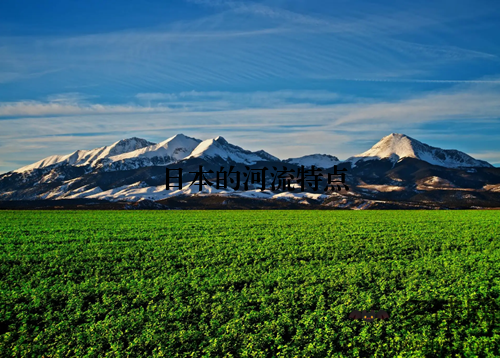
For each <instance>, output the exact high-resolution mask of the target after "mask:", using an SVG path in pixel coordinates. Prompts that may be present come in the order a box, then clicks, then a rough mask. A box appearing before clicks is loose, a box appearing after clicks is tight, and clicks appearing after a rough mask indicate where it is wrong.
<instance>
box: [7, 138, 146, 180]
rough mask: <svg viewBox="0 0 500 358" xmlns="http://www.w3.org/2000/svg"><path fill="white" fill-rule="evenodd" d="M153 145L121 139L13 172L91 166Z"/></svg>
mask: <svg viewBox="0 0 500 358" xmlns="http://www.w3.org/2000/svg"><path fill="white" fill-rule="evenodd" d="M153 144H154V143H152V142H148V141H147V140H145V139H142V138H137V137H132V138H128V139H122V140H119V141H118V142H115V143H113V144H111V145H110V146H104V147H100V148H95V149H91V150H77V151H76V152H74V153H71V154H67V155H53V156H50V157H47V158H45V159H42V160H40V161H38V162H36V163H33V164H30V165H27V166H24V167H22V168H19V169H17V170H14V172H16V173H23V172H27V171H31V170H33V169H38V168H44V167H48V166H51V165H54V164H58V165H63V164H67V165H75V166H79V165H91V164H93V163H95V162H97V161H98V160H100V159H104V158H108V157H112V156H116V155H119V154H123V153H128V152H131V151H134V150H136V149H139V148H144V147H148V146H151V145H153Z"/></svg>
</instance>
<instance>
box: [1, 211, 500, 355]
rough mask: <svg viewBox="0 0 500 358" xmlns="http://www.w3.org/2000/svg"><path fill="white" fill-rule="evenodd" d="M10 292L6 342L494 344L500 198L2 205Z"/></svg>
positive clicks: (111, 345) (297, 349)
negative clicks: (120, 206) (370, 312)
mask: <svg viewBox="0 0 500 358" xmlns="http://www.w3.org/2000/svg"><path fill="white" fill-rule="evenodd" d="M0 292H1V296H0V356H1V357H37V358H39V357H45V358H47V357H498V356H500V310H499V303H500V298H499V297H500V212H499V211H3V212H0ZM364 309H375V310H379V309H383V310H386V311H387V312H388V313H389V315H390V318H389V319H388V320H385V321H382V320H378V319H377V320H375V321H374V322H365V321H363V320H351V319H349V318H348V315H349V313H350V312H351V311H352V310H364Z"/></svg>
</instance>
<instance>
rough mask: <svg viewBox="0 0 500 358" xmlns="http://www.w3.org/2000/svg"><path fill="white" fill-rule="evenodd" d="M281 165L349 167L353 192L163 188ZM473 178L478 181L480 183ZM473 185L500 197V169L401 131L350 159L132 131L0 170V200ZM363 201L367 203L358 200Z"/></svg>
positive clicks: (359, 192) (296, 196) (296, 195)
mask: <svg viewBox="0 0 500 358" xmlns="http://www.w3.org/2000/svg"><path fill="white" fill-rule="evenodd" d="M279 164H286V165H287V166H292V167H295V168H297V166H301V165H304V166H305V167H306V168H310V167H311V166H313V165H314V166H315V167H317V168H322V170H328V169H331V168H332V167H333V166H335V165H337V166H341V167H344V168H346V169H348V179H349V183H348V184H349V185H350V186H351V190H350V191H349V192H347V193H342V194H340V193H332V192H329V193H325V192H313V191H312V190H311V189H310V188H307V190H306V191H307V192H285V191H277V192H271V191H267V190H265V191H261V190H259V189H258V188H257V186H256V185H250V187H249V189H250V190H246V191H241V190H239V191H238V190H237V191H235V190H233V189H231V188H227V189H216V188H214V187H213V186H208V185H205V186H204V187H203V190H202V191H201V192H199V190H198V189H196V190H195V189H193V187H191V186H189V185H186V186H183V188H181V189H178V190H166V188H165V181H166V174H165V167H167V168H174V167H178V166H181V167H185V168H187V169H188V170H186V171H187V172H188V173H193V170H196V169H197V168H198V167H199V165H203V167H204V168H206V169H212V170H213V171H214V172H215V171H217V170H219V168H220V167H221V166H222V165H226V166H227V165H235V166H236V167H237V168H239V169H240V170H245V169H244V168H245V167H246V166H251V167H252V168H263V167H268V168H272V167H275V166H279ZM189 170H191V171H189ZM185 175H187V176H186V177H184V176H185ZM189 175H190V174H183V183H188V182H189V180H190V178H191V177H190V176H189ZM193 175H194V174H193ZM497 177H498V180H497ZM212 179H213V178H212ZM266 179H267V178H266ZM474 180H479V181H480V182H479V184H478V183H477V182H475V181H474ZM320 181H321V183H322V184H326V178H324V177H321V178H320ZM497 181H498V182H497ZM266 184H270V182H266ZM468 187H471V188H473V189H471V190H482V191H484V192H485V193H487V195H490V196H491V195H493V196H494V195H497V194H496V193H498V194H499V195H500V169H498V168H494V167H493V166H492V165H491V164H489V163H487V162H485V161H482V160H478V159H474V158H472V157H471V156H469V155H467V154H465V153H463V152H460V151H458V150H445V149H440V148H436V147H432V146H429V145H427V144H424V143H422V142H420V141H418V140H416V139H413V138H411V137H408V136H406V135H404V134H398V133H392V134H390V135H388V136H385V137H384V138H382V139H381V140H380V141H379V142H378V143H376V144H375V145H374V146H373V147H372V148H370V149H369V150H367V151H365V152H363V153H361V154H358V155H355V156H353V157H350V158H348V159H346V160H339V158H337V157H335V156H333V155H328V154H311V155H305V156H302V157H297V158H288V159H284V160H281V159H279V158H277V157H275V156H273V155H271V154H269V153H267V152H265V151H264V150H259V151H249V150H245V149H243V148H241V147H239V146H237V145H234V144H231V143H229V142H228V141H227V140H225V139H224V138H223V137H220V136H219V137H216V138H213V139H207V140H203V141H202V140H201V139H196V138H192V137H188V136H185V135H183V134H177V135H174V136H172V137H170V138H168V139H166V140H164V141H162V142H160V143H152V142H149V141H147V140H145V139H141V138H136V137H133V138H129V139H123V140H120V141H117V142H115V143H113V144H112V145H109V146H104V147H100V148H96V149H92V150H78V151H76V152H74V153H71V154H68V155H54V156H50V157H47V158H45V159H42V160H40V161H38V162H36V163H33V164H30V165H27V166H25V167H22V168H19V169H17V170H14V171H12V172H9V173H5V174H3V175H0V201H2V200H3V201H5V200H36V199H38V200H40V199H100V200H111V201H122V200H125V201H140V200H143V199H148V200H153V201H162V200H168V199H169V198H173V197H178V196H187V197H189V196H196V195H216V196H231V197H234V196H237V197H242V198H252V199H283V200H295V201H297V200H298V201H299V202H300V203H304V204H306V203H309V201H310V200H314V201H318V202H323V201H325V200H327V199H328V200H330V199H331V198H332V197H342V198H344V199H345V200H347V201H349V200H351V199H352V198H356V200H357V201H355V203H356V205H361V207H363V208H365V207H366V205H367V204H366V202H365V201H366V200H368V199H367V198H371V199H370V200H374V199H380V198H381V197H384V198H388V197H391V198H399V199H401V198H404V199H405V200H410V199H411V200H416V199H413V198H414V196H415V195H417V197H418V195H420V194H418V193H420V192H422V191H432V192H433V193H437V191H436V190H437V189H440V190H441V189H442V190H445V189H446V190H452V189H453V190H469V189H466V188H468ZM339 195H340V196H339ZM440 195H441V194H440ZM346 198H347V199H346ZM344 199H342V200H344ZM399 199H398V200H399ZM339 200H340V199H339ZM352 200H354V199H352ZM359 200H365V201H362V202H361V204H360V202H359ZM418 200H420V199H418ZM426 200H427V201H428V199H426ZM499 200H500V198H499ZM339 205H348V204H346V203H344V204H339ZM349 205H350V204H349ZM353 205H354V204H353Z"/></svg>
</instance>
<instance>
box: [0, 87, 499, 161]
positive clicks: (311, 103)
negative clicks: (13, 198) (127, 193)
mask: <svg viewBox="0 0 500 358" xmlns="http://www.w3.org/2000/svg"><path fill="white" fill-rule="evenodd" d="M273 95H274V96H275V97H276V98H277V99H278V100H279V101H281V100H282V99H283V98H285V99H286V100H288V102H287V101H285V102H279V103H278V102H274V101H269V97H272V96H273ZM336 96H337V95H336V94H335V93H328V92H322V91H319V92H318V91H309V92H308V91H306V92H303V91H291V90H290V91H276V92H268V93H260V92H257V93H226V92H206V93H204V92H202V91H196V92H180V93H168V94H155V95H152V94H147V95H146V94H142V95H139V96H138V97H139V98H143V97H145V98H157V99H158V100H161V101H165V100H170V101H173V102H174V103H175V101H178V100H179V98H182V99H183V100H184V101H185V102H186V103H187V105H186V106H184V107H181V108H175V107H174V108H169V107H167V105H168V104H169V102H168V101H166V102H165V104H164V105H165V107H164V108H165V111H163V112H162V111H159V110H158V108H154V107H146V106H139V105H130V106H125V107H121V106H118V108H117V106H107V105H102V104H85V105H81V104H78V103H73V104H71V105H68V104H64V103H61V102H54V103H35V104H29V105H28V107H25V105H26V103H21V104H18V106H17V107H16V106H13V107H14V108H16V110H17V112H16V113H17V114H20V113H24V115H25V116H30V115H35V114H37V115H38V117H20V118H11V119H2V120H0V124H1V126H2V131H0V143H2V144H1V146H0V157H3V158H7V157H11V156H12V153H14V152H16V151H17V152H16V153H18V154H17V155H16V156H17V157H19V158H23V160H25V159H26V158H30V159H33V161H36V160H39V159H41V157H44V156H48V155H52V154H65V153H67V152H71V151H73V150H76V149H83V148H87V149H88V148H93V145H95V146H99V145H105V144H109V143H112V142H114V141H116V140H118V139H121V138H125V137H127V136H143V137H145V138H147V139H150V140H153V141H161V140H163V139H165V138H166V137H168V136H170V135H173V134H175V133H180V132H183V133H185V134H187V135H190V136H195V137H198V138H202V139H206V138H210V137H215V136H217V135H223V136H225V137H227V138H228V139H231V138H233V141H234V142H235V143H236V144H238V145H241V146H244V147H247V148H249V149H251V150H258V149H265V150H267V151H269V152H271V153H272V154H274V155H277V156H278V157H282V158H286V157H294V156H301V155H305V154H310V153H318V152H321V153H328V154H333V155H337V156H339V157H341V158H344V159H345V158H347V157H348V156H350V155H354V154H358V153H359V152H361V151H364V150H366V149H368V148H369V146H370V145H368V143H370V142H371V143H372V144H374V142H373V141H375V140H376V139H379V138H381V137H382V136H384V135H387V134H389V133H391V132H402V133H406V134H409V135H411V134H412V133H415V134H418V135H419V136H420V135H422V136H423V135H424V134H425V133H427V135H429V136H432V134H433V132H432V131H431V130H426V131H423V130H421V129H420V127H421V126H422V125H425V124H430V123H439V122H445V121H448V122H449V121H454V122H455V123H463V124H468V123H474V126H475V129H476V130H479V131H480V130H481V128H483V127H484V128H485V130H487V131H488V132H491V133H494V132H495V130H496V131H498V130H500V123H499V118H500V102H499V101H498V98H499V97H500V86H498V85H494V84H483V83H480V84H467V85H465V84H461V85H457V86H455V87H454V88H452V89H449V90H447V91H436V92H434V93H430V94H425V95H420V96H415V97H413V98H410V99H406V100H400V101H392V102H388V101H387V102H382V103H380V102H379V103H376V102H374V101H373V100H370V101H368V100H361V101H352V102H350V103H344V102H341V103H317V99H318V98H319V99H322V98H327V99H331V100H335V99H336V98H337V97H336ZM70 97H71V96H70ZM75 97H78V96H75ZM224 97H227V98H226V99H225V100H221V98H224ZM55 98H59V99H60V98H64V96H61V95H60V96H56V97H55ZM207 98H212V99H213V100H214V101H215V102H216V103H217V104H216V105H211V102H210V101H206V99H207ZM228 98H229V99H230V100H228ZM249 98H250V99H251V100H249ZM297 98H302V99H303V100H302V102H301V103H299V104H297V103H295V102H294V99H297ZM200 99H201V100H202V103H203V105H202V106H201V107H205V108H204V109H203V108H200V105H199V104H197V101H199V100H200ZM72 101H73V99H72ZM270 103H271V105H270ZM277 103H278V104H277ZM11 106H12V105H11ZM2 108H5V105H0V109H2ZM167 108H168V110H166V109H167ZM68 112H70V113H69V114H68ZM0 113H4V114H5V112H1V110H0ZM8 113H9V114H12V113H13V112H12V111H11V112H8ZM62 113H66V114H64V115H63V114H62ZM96 114H98V115H96ZM437 133H438V134H439V135H438V134H436V135H434V137H432V138H433V140H434V141H436V142H439V141H440V138H441V140H442V139H446V138H447V137H450V134H449V133H446V132H442V131H441V132H439V131H438V132H437ZM419 136H418V137H417V139H420V137H419ZM462 137H463V136H462ZM457 138H460V137H459V136H458V137H457ZM462 139H463V140H465V139H467V138H465V137H463V138H462ZM471 140H472V139H471ZM473 140H474V141H475V142H477V138H476V139H474V138H473ZM26 143H29V144H30V145H43V146H45V148H46V149H40V150H37V151H31V150H27V149H25V148H24V145H25V144H26ZM56 143H57V144H56ZM360 143H361V144H360ZM372 144H371V145H372ZM360 145H362V147H361V148H360ZM457 149H459V150H460V147H459V148H457ZM495 160H496V159H495Z"/></svg>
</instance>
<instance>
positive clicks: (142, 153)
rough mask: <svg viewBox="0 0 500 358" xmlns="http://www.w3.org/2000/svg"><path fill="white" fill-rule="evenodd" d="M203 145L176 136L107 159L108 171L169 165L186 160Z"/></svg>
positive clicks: (193, 139) (195, 140)
mask: <svg viewBox="0 0 500 358" xmlns="http://www.w3.org/2000/svg"><path fill="white" fill-rule="evenodd" d="M200 143H201V140H200V139H196V138H191V137H188V136H185V135H184V134H176V135H175V136H173V137H170V138H168V139H166V140H164V141H163V142H160V143H158V144H153V145H150V146H148V147H144V148H140V149H137V150H134V151H132V152H128V153H124V154H120V155H116V156H112V157H109V158H107V159H106V160H105V161H103V163H102V165H103V167H105V168H106V169H108V170H130V169H136V168H140V167H146V166H154V165H168V164H170V163H173V162H176V161H178V160H181V159H184V158H185V157H187V156H188V155H189V154H191V152H192V151H193V150H194V149H195V148H196V147H197V146H198V144H200Z"/></svg>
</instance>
